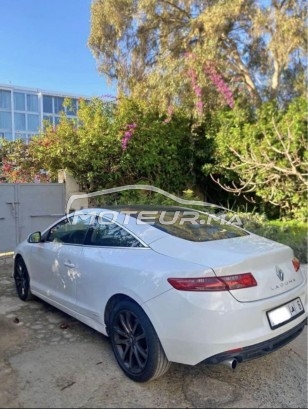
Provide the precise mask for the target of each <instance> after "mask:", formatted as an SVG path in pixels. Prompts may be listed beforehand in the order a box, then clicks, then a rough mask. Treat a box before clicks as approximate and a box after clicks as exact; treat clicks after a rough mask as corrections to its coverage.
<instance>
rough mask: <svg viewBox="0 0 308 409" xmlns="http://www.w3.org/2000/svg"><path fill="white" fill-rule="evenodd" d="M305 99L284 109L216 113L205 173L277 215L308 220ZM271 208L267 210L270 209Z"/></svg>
mask: <svg viewBox="0 0 308 409" xmlns="http://www.w3.org/2000/svg"><path fill="white" fill-rule="evenodd" d="M306 108H307V104H306V100H305V98H296V99H294V100H293V101H292V102H291V103H290V104H289V106H288V108H287V109H285V110H281V109H280V110H279V109H278V108H277V104H275V103H273V102H272V103H264V104H263V105H262V106H261V107H260V109H258V110H257V111H256V112H253V111H252V110H249V109H247V108H246V109H244V108H236V109H234V110H233V111H229V112H219V113H217V117H216V119H215V120H216V121H217V123H219V130H218V132H215V133H214V139H215V145H216V150H215V155H214V156H215V163H212V164H206V165H205V166H204V172H205V173H206V174H208V175H211V176H212V178H213V179H214V180H215V181H216V183H218V184H219V186H221V187H222V188H223V189H224V190H226V191H228V192H232V193H234V194H236V195H246V197H249V195H250V194H252V197H257V198H259V199H261V200H262V202H263V203H265V204H270V205H272V206H275V207H277V209H278V211H279V212H280V216H288V217H294V216H295V217H297V218H301V219H303V218H306V217H307V210H308V209H307V196H306V194H307V187H308V179H307V176H308V154H307V152H308V151H307V148H308V145H307V138H306V133H307V115H306ZM268 209H269V208H268Z"/></svg>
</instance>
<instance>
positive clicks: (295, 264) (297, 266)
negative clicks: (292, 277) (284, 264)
mask: <svg viewBox="0 0 308 409" xmlns="http://www.w3.org/2000/svg"><path fill="white" fill-rule="evenodd" d="M292 263H293V267H294V270H295V271H298V270H299V269H300V266H301V263H300V261H299V259H298V258H296V257H294V258H293V260H292Z"/></svg>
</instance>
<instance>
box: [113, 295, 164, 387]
mask: <svg viewBox="0 0 308 409" xmlns="http://www.w3.org/2000/svg"><path fill="white" fill-rule="evenodd" d="M110 338H111V345H112V349H113V352H114V355H115V357H116V360H117V362H118V364H119V365H120V367H121V369H122V370H123V371H124V373H125V374H126V375H127V376H128V377H129V378H130V379H132V380H134V381H136V382H147V381H149V380H153V379H155V378H158V377H159V376H161V375H163V374H164V373H165V372H167V370H168V369H169V366H170V362H169V361H168V360H167V357H166V355H165V353H164V351H163V348H162V346H161V344H160V342H159V339H158V337H157V335H156V332H155V330H154V328H153V326H152V324H151V322H150V320H149V319H148V317H147V316H146V314H145V313H144V311H143V310H142V309H141V308H140V307H139V306H138V305H137V304H135V303H134V302H133V301H130V300H125V301H121V302H120V303H118V304H117V305H116V306H115V308H114V309H113V310H112V312H111V316H110Z"/></svg>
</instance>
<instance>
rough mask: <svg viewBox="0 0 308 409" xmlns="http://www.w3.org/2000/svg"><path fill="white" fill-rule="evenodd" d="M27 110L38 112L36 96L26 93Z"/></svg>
mask: <svg viewBox="0 0 308 409" xmlns="http://www.w3.org/2000/svg"><path fill="white" fill-rule="evenodd" d="M27 111H30V112H38V96H37V95H34V94H27Z"/></svg>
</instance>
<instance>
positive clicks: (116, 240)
mask: <svg viewBox="0 0 308 409" xmlns="http://www.w3.org/2000/svg"><path fill="white" fill-rule="evenodd" d="M86 244H88V245H92V246H105V247H143V245H142V244H141V243H140V242H139V240H137V239H136V238H135V237H134V236H132V235H131V234H130V233H129V232H128V231H126V230H124V229H122V227H120V226H118V225H117V224H115V223H112V222H109V221H108V220H104V219H103V223H96V224H95V226H94V227H93V228H91V233H90V234H89V238H88V240H87V242H86Z"/></svg>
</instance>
